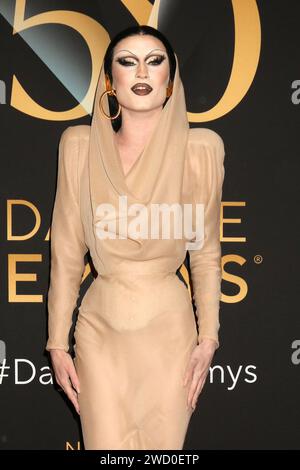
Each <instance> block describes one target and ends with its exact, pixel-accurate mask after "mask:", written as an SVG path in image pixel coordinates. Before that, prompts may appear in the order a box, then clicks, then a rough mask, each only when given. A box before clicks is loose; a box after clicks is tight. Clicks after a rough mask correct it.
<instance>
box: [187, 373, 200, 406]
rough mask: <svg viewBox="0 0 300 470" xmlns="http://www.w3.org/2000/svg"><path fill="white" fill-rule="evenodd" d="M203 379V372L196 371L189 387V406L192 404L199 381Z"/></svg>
mask: <svg viewBox="0 0 300 470" xmlns="http://www.w3.org/2000/svg"><path fill="white" fill-rule="evenodd" d="M201 379H202V374H200V375H199V373H194V376H193V380H192V383H191V386H190V389H189V393H188V399H187V404H188V406H191V405H192V398H193V396H194V394H195V392H196V389H197V386H198V383H199V381H200V380H201Z"/></svg>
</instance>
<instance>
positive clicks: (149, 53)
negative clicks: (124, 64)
mask: <svg viewBox="0 0 300 470" xmlns="http://www.w3.org/2000/svg"><path fill="white" fill-rule="evenodd" d="M122 51H126V52H129V54H131V55H133V56H135V57H136V58H137V59H138V57H137V55H136V54H134V53H133V52H131V51H128V49H121V50H120V51H118V52H116V54H115V55H117V54H119V52H122ZM153 51H161V52H164V53H165V54H166V53H167V51H164V50H163V49H152V51H150V52H148V54H147V55H146V57H145V58H146V59H147V57H149V55H151V54H152V53H153Z"/></svg>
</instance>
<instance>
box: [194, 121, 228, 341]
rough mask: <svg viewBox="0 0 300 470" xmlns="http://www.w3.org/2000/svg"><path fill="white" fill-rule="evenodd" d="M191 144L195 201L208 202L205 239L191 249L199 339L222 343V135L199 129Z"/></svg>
mask: <svg viewBox="0 0 300 470" xmlns="http://www.w3.org/2000/svg"><path fill="white" fill-rule="evenodd" d="M194 136H196V138H193V141H192V144H191V150H192V151H191V165H192V175H193V176H192V178H193V188H192V190H193V203H194V204H196V203H204V242H203V244H202V247H201V248H200V249H195V250H189V255H190V272H191V279H192V291H193V300H194V302H195V307H196V316H197V323H198V327H199V333H198V340H199V342H200V341H201V339H202V338H210V339H213V340H214V341H215V342H216V347H217V348H218V347H219V337H218V332H219V328H220V322H219V308H220V298H221V279H222V268H221V244H220V212H221V199H222V188H223V181H224V176H225V170H224V157H225V149H224V143H223V140H222V138H221V137H220V136H219V134H217V133H216V132H214V131H212V130H210V129H202V128H199V129H198V133H197V132H196V131H195V132H194Z"/></svg>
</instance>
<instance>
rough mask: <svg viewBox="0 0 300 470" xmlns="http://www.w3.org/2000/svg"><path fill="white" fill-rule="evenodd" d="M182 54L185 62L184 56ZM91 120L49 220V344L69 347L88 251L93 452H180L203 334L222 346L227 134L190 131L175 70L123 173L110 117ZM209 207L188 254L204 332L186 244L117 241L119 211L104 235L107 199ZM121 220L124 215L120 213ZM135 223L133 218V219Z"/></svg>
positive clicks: (62, 160)
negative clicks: (197, 244) (184, 272)
mask: <svg viewBox="0 0 300 470" xmlns="http://www.w3.org/2000/svg"><path fill="white" fill-rule="evenodd" d="M176 60H177V57H176ZM104 90H105V80H104V71H103V67H102V69H101V72H100V75H99V81H98V84H97V90H96V95H95V104H94V112H93V118H92V123H91V126H88V125H76V126H69V127H68V128H67V129H66V130H65V131H64V132H63V133H62V136H61V140H60V145H59V167H58V181H57V192H56V199H55V205H54V212H53V219H52V225H51V272H50V287H49V292H48V311H49V336H48V341H47V345H46V349H47V350H50V349H54V348H58V349H64V350H65V351H68V350H69V342H68V336H69V331H70V327H71V323H72V314H73V311H74V308H75V307H76V302H77V299H78V296H79V288H80V283H81V279H82V275H83V272H84V268H85V266H84V255H85V254H86V252H87V251H88V250H90V254H91V257H92V260H93V264H94V266H95V268H96V270H97V272H98V277H97V278H96V279H95V280H94V281H93V282H92V284H91V285H90V287H89V289H88V290H87V292H86V294H85V296H84V298H83V300H82V303H81V305H80V308H79V315H78V319H77V323H76V328H75V340H76V345H75V354H76V357H75V367H76V370H77V373H78V376H79V380H80V386H81V393H80V394H79V405H80V419H81V425H82V431H83V438H84V445H85V449H87V450H88V449H106V450H109V449H165V450H166V449H182V447H183V444H184V439H185V435H186V432H187V428H188V424H189V420H190V417H191V414H192V410H191V409H190V408H189V409H188V408H187V394H188V387H185V388H184V387H183V386H182V381H183V377H184V372H185V369H186V366H187V364H188V360H189V356H190V353H191V351H192V350H193V348H194V347H195V346H196V344H197V341H201V338H203V337H209V338H212V339H214V340H215V341H216V343H217V346H219V342H218V330H219V302H220V295H221V293H220V284H221V246H220V232H219V223H220V203H221V197H222V184H223V179H224V154H225V152H224V144H223V140H222V138H221V137H220V136H219V135H218V134H217V133H216V132H214V131H212V130H210V129H207V128H194V129H189V123H188V120H187V113H186V105H185V97H184V90H183V86H182V82H181V79H180V76H179V71H178V62H177V70H176V75H175V79H174V85H173V94H172V96H171V97H170V99H169V100H168V102H167V104H166V105H165V107H164V108H163V110H162V112H161V116H160V119H159V122H158V126H157V127H156V129H155V132H154V133H153V135H152V136H151V139H150V141H149V142H148V144H147V145H146V147H145V149H144V151H143V153H142V154H141V155H140V157H139V159H138V160H137V161H136V162H135V163H134V165H133V167H131V169H130V171H129V173H128V174H127V175H125V174H124V171H123V168H122V164H121V159H120V156H119V153H118V151H117V148H116V146H115V144H114V140H113V132H114V131H113V129H112V126H111V123H110V121H109V120H106V119H105V118H103V117H102V115H101V114H100V112H99V108H98V103H99V99H100V95H101V93H102V92H103V91H104ZM120 195H123V196H124V195H126V196H127V197H128V200H127V204H128V206H129V205H130V204H133V203H142V204H145V205H146V207H147V210H148V209H149V204H151V203H163V202H165V203H168V204H172V203H179V204H183V203H192V204H193V205H195V203H204V204H205V206H204V207H205V226H204V227H205V238H204V245H203V246H202V248H201V249H200V250H190V251H189V252H190V267H191V277H192V286H193V294H194V300H195V305H196V308H197V321H198V325H199V334H197V329H196V322H195V318H194V313H193V308H192V303H191V297H190V294H189V290H188V289H187V288H186V286H185V285H184V283H183V282H182V281H181V280H180V279H179V278H178V276H177V275H176V271H177V269H178V268H179V267H180V266H181V264H182V263H183V261H184V259H185V256H186V241H187V240H186V239H185V238H182V239H175V238H174V237H172V238H171V239H169V240H168V239H150V238H149V239H142V238H140V239H138V240H137V239H135V238H133V237H130V236H129V237H128V238H127V239H126V238H124V239H121V237H118V234H119V228H118V227H119V226H118V224H115V225H114V224H113V223H114V222H116V221H118V220H119V221H120V220H121V219H122V211H121V210H120V211H119V212H117V213H116V216H115V217H111V216H110V217H108V219H109V218H110V220H109V221H108V222H109V223H108V225H107V226H106V227H107V228H106V229H105V230H106V231H107V233H110V234H112V233H115V234H116V235H117V236H116V238H115V239H112V238H107V239H103V238H102V239H101V238H100V237H99V236H98V234H99V231H98V229H99V223H100V222H101V220H102V219H103V217H104V214H103V213H101V212H100V211H99V208H98V210H97V206H98V205H99V204H100V203H101V202H106V203H110V204H114V207H116V208H118V207H119V205H118V201H119V200H118V196H120ZM123 215H124V214H123ZM128 219H129V220H131V219H130V217H128Z"/></svg>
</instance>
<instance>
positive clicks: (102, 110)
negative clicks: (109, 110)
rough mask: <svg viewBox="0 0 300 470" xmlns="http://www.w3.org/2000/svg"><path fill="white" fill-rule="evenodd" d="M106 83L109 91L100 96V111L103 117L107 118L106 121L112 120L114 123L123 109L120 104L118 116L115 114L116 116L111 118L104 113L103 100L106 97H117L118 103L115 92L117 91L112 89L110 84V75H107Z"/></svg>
mask: <svg viewBox="0 0 300 470" xmlns="http://www.w3.org/2000/svg"><path fill="white" fill-rule="evenodd" d="M105 82H106V88H107V90H106V91H104V92H103V93H102V95H101V96H100V100H99V108H100V111H101V113H102V115H103V116H104V117H106V119H110V120H111V121H112V120H113V119H117V117H118V116H119V115H120V112H121V109H122V108H121V105H120V103H119V102H118V105H119V108H118V111H117V114H115V116H110V115H109V114H106V112H105V111H104V109H103V106H102V100H103V98H104V96H105V95H109V96H115V98H116V100H117V101H118V99H117V95H116V92H115V90H113V88H112V86H111V84H110V80H109V77H108V75H105Z"/></svg>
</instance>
